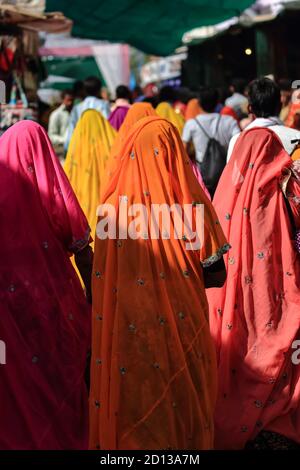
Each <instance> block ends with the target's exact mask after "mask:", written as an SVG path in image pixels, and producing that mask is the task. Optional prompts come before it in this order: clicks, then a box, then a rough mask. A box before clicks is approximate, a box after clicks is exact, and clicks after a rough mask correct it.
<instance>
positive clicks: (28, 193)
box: [0, 121, 92, 450]
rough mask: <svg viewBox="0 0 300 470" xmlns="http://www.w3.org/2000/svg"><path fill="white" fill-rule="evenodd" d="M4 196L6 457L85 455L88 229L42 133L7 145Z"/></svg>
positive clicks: (0, 392)
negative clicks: (10, 453)
mask: <svg viewBox="0 0 300 470" xmlns="http://www.w3.org/2000/svg"><path fill="white" fill-rule="evenodd" d="M0 187H1V191H0V226H1V244H0V259H1V264H0V299H1V300H0V340H1V341H2V342H3V343H1V344H2V345H3V344H4V343H5V352H6V357H4V358H3V357H2V365H0V368H1V375H0V402H1V420H0V449H26V450H27V449H31V450H32V449H33V450H39V449H85V448H86V447H87V437H88V436H87V429H88V427H87V425H88V423H87V418H88V415H87V402H88V400H87V389H86V386H85V383H84V372H85V365H86V355H87V351H88V349H89V345H90V308H89V305H88V303H87V301H86V298H85V296H84V293H83V291H82V289H81V285H80V282H79V280H78V278H77V276H76V274H75V271H74V269H73V267H72V264H71V262H70V259H69V255H70V254H72V253H74V254H75V257H76V260H77V264H78V265H79V270H80V272H81V273H82V275H83V276H84V278H85V279H86V280H87V289H88V290H89V288H90V285H89V280H88V278H89V273H90V263H91V261H92V260H91V257H92V254H91V252H90V249H89V240H90V234H89V227H88V224H87V221H86V218H85V216H84V214H83V212H82V210H81V208H80V206H79V204H78V201H77V199H76V197H75V195H74V193H73V191H72V189H71V186H70V184H69V182H68V180H67V177H66V175H65V174H64V171H63V169H62V167H61V165H60V163H59V161H58V159H57V157H56V155H55V154H54V151H53V148H52V146H51V143H50V141H49V139H48V137H47V135H46V132H45V131H44V130H43V129H42V127H41V126H39V125H38V124H36V123H33V122H30V121H23V122H20V123H18V124H15V125H14V126H13V127H12V128H10V129H9V130H8V131H6V132H5V133H4V135H3V136H2V137H1V139H0ZM3 362H5V364H3Z"/></svg>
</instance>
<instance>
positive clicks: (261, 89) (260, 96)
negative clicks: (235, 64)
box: [227, 78, 300, 162]
mask: <svg viewBox="0 0 300 470" xmlns="http://www.w3.org/2000/svg"><path fill="white" fill-rule="evenodd" d="M280 109H281V96H280V88H279V87H278V85H277V84H276V83H275V82H274V81H273V80H271V79H269V78H259V79H256V80H254V81H253V82H251V83H250V85H249V113H252V114H254V117H255V119H254V121H252V122H251V124H249V125H248V126H247V127H246V128H245V129H244V131H243V132H245V131H247V130H248V129H253V128H255V127H268V128H270V129H271V130H272V131H273V132H274V133H275V134H276V135H277V136H278V137H279V139H280V141H281V142H282V145H283V147H284V148H285V150H286V152H287V153H288V154H289V155H292V153H293V152H294V150H295V148H296V146H297V145H298V144H299V141H300V131H297V130H295V129H291V128H289V127H286V126H285V125H284V124H283V122H282V121H281V120H280V119H279V117H278V115H279V113H280ZM238 138H239V134H238V135H235V136H234V137H233V138H232V139H231V141H230V144H229V148H228V153H227V162H228V161H229V159H230V157H231V155H232V151H233V148H234V146H235V143H236V141H237V139H238Z"/></svg>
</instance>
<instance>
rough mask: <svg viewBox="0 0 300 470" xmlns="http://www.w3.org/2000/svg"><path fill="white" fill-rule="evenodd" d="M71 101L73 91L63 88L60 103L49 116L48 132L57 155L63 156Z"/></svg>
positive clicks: (71, 105)
mask: <svg viewBox="0 0 300 470" xmlns="http://www.w3.org/2000/svg"><path fill="white" fill-rule="evenodd" d="M73 102H74V94H73V91H72V90H64V91H63V92H62V103H61V105H60V106H59V107H58V108H57V109H55V111H53V112H52V113H51V114H50V117H49V125H48V134H49V137H50V140H51V142H52V144H53V145H54V148H55V150H56V153H57V154H58V156H59V157H63V154H64V145H65V142H66V138H67V130H68V127H69V123H70V113H71V111H72V108H73Z"/></svg>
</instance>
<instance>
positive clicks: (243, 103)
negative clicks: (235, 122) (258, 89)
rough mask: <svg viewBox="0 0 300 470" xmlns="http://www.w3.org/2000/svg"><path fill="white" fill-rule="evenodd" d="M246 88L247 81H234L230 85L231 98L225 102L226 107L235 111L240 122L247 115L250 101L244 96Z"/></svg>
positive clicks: (239, 79)
mask: <svg viewBox="0 0 300 470" xmlns="http://www.w3.org/2000/svg"><path fill="white" fill-rule="evenodd" d="M245 88H246V82H245V80H243V79H241V78H236V79H234V80H233V81H232V84H231V85H230V91H231V96H229V97H228V98H227V99H226V101H225V106H228V107H229V108H231V109H233V111H234V112H235V114H236V115H237V117H238V119H239V120H241V119H242V118H243V117H244V116H245V114H246V113H247V105H248V99H247V98H246V96H245V95H244V92H245Z"/></svg>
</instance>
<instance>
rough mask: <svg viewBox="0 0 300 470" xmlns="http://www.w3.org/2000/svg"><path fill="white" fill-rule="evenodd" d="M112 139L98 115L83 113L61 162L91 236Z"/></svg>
mask: <svg viewBox="0 0 300 470" xmlns="http://www.w3.org/2000/svg"><path fill="white" fill-rule="evenodd" d="M115 135H116V133H115V130H114V129H113V128H112V127H111V125H110V124H109V122H108V121H107V120H106V119H105V118H104V117H103V116H102V115H101V114H100V113H99V112H98V111H95V110H92V109H89V110H87V111H85V112H84V113H83V115H82V116H81V118H80V120H79V121H78V124H77V126H76V128H75V131H74V133H73V136H72V139H71V142H70V145H69V149H68V154H67V158H66V162H65V171H66V173H67V176H68V178H69V180H70V182H71V185H72V187H73V189H74V191H75V194H76V196H77V197H78V200H79V202H80V204H81V207H82V208H83V211H84V213H85V215H86V217H87V219H88V221H89V224H90V227H91V230H92V236H93V234H94V232H95V228H96V220H97V216H96V211H97V207H98V204H99V201H100V192H101V190H102V189H103V188H102V186H103V181H104V180H105V178H106V175H105V173H106V168H107V162H108V160H109V155H110V150H111V146H112V144H113V141H114V139H115Z"/></svg>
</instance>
